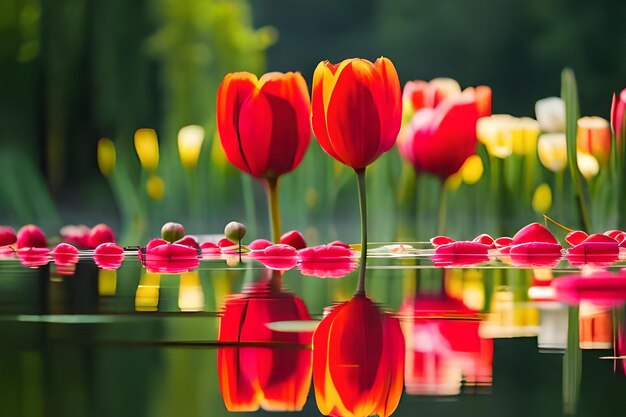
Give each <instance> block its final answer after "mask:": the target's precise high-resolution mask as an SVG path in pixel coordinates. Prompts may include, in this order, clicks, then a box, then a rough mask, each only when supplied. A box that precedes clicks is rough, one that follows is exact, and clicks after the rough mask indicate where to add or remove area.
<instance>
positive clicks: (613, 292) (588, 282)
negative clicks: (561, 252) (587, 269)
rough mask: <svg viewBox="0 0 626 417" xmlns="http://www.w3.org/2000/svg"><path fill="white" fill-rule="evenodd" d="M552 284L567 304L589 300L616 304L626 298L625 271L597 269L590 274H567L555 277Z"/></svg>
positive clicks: (559, 296)
mask: <svg viewBox="0 0 626 417" xmlns="http://www.w3.org/2000/svg"><path fill="white" fill-rule="evenodd" d="M552 286H553V287H554V288H555V289H556V294H557V298H558V299H559V301H563V302H565V303H568V304H574V305H577V304H580V302H581V301H583V300H585V301H590V302H593V303H594V304H597V305H603V306H616V305H620V304H622V303H623V302H624V300H626V273H624V272H620V273H618V274H613V273H611V272H609V271H598V272H595V273H593V274H591V275H586V276H583V275H568V276H564V277H560V278H557V279H555V280H554V281H553V282H552Z"/></svg>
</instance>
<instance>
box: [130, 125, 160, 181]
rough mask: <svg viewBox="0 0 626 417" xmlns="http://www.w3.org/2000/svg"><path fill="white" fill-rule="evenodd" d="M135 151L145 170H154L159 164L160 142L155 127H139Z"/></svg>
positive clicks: (136, 133)
mask: <svg viewBox="0 0 626 417" xmlns="http://www.w3.org/2000/svg"><path fill="white" fill-rule="evenodd" d="M135 151H137V156H138V157H139V162H141V166H142V167H143V168H144V169H145V170H149V171H154V170H155V169H157V167H158V166H159V142H158V140H157V134H156V132H155V131H154V129H137V131H136V132H135Z"/></svg>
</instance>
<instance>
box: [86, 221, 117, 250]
mask: <svg viewBox="0 0 626 417" xmlns="http://www.w3.org/2000/svg"><path fill="white" fill-rule="evenodd" d="M111 242H113V243H115V233H113V229H111V228H110V227H109V226H107V225H106V224H104V223H100V224H97V225H95V226H94V227H92V228H91V231H90V232H89V247H91V248H95V247H96V246H98V245H100V244H102V243H111Z"/></svg>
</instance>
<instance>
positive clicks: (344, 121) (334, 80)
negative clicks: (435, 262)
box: [311, 58, 402, 170]
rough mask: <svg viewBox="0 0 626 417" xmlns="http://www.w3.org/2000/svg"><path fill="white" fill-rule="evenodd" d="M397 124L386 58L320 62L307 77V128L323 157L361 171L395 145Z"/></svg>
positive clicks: (396, 98) (396, 99) (395, 87)
mask: <svg viewBox="0 0 626 417" xmlns="http://www.w3.org/2000/svg"><path fill="white" fill-rule="evenodd" d="M401 119H402V100H401V92H400V81H399V80H398V74H397V73H396V69H395V67H394V66H393V64H392V63H391V61H390V60H388V59H387V58H379V59H377V60H376V62H374V63H371V62H370V61H367V60H365V59H359V58H354V59H346V60H344V61H342V62H341V63H339V64H331V63H330V62H328V61H323V62H320V64H319V65H318V66H317V68H316V69H315V74H314V75H313V90H312V98H311V123H312V126H313V133H315V137H316V138H317V141H318V142H319V144H320V146H321V147H322V149H324V151H326V153H327V154H329V155H330V156H332V157H333V158H335V159H336V160H338V161H339V162H341V163H343V164H344V165H347V166H349V167H352V168H354V169H355V170H358V169H362V168H365V167H366V166H368V165H369V164H371V163H372V162H374V161H375V160H376V159H377V158H378V157H379V156H380V155H382V154H383V153H385V152H387V151H388V150H389V149H391V147H392V146H393V144H394V143H395V142H396V138H397V136H398V132H399V130H400V122H401Z"/></svg>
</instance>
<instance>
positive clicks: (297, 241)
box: [279, 230, 306, 250]
mask: <svg viewBox="0 0 626 417" xmlns="http://www.w3.org/2000/svg"><path fill="white" fill-rule="evenodd" d="M279 243H281V244H283V245H289V246H292V247H294V248H296V249H297V250H300V249H304V248H306V241H305V240H304V236H302V233H300V232H298V231H297V230H290V231H289V232H287V233H285V234H284V235H282V236H281V237H280V240H279Z"/></svg>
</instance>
